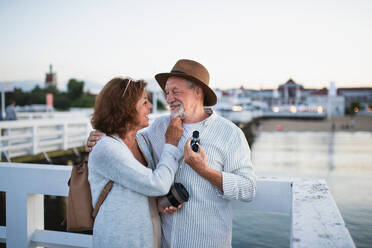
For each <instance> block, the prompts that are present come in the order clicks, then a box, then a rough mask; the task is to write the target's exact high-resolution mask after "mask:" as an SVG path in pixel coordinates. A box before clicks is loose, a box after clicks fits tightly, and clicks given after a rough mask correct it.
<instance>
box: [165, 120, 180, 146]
mask: <svg viewBox="0 0 372 248" xmlns="http://www.w3.org/2000/svg"><path fill="white" fill-rule="evenodd" d="M182 134H183V127H182V120H181V118H180V117H176V118H174V119H173V118H172V117H171V118H170V122H169V126H168V128H167V131H166V132H165V143H167V144H171V145H174V146H177V145H178V141H179V140H180V139H181V137H182Z"/></svg>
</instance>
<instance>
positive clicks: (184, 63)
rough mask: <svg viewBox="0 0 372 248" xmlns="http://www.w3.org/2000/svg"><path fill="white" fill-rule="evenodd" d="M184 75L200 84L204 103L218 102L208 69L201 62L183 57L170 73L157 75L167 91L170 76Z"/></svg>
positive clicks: (156, 77) (208, 104) (209, 104)
mask: <svg viewBox="0 0 372 248" xmlns="http://www.w3.org/2000/svg"><path fill="white" fill-rule="evenodd" d="M172 76H173V77H182V78H185V79H187V80H190V81H192V82H193V83H196V84H197V85H199V86H200V87H201V88H202V89H203V92H204V105H205V106H213V105H215V104H216V102H217V96H216V94H215V93H214V92H213V90H212V89H211V88H209V86H208V85H209V73H208V71H207V69H206V68H205V67H204V66H203V65H202V64H200V63H198V62H196V61H193V60H188V59H181V60H178V61H177V63H176V64H175V65H174V66H173V68H172V70H171V72H169V73H167V72H166V73H159V74H157V75H155V79H156V81H158V83H159V85H160V87H161V88H162V89H163V91H165V83H166V82H167V80H168V78H169V77H172Z"/></svg>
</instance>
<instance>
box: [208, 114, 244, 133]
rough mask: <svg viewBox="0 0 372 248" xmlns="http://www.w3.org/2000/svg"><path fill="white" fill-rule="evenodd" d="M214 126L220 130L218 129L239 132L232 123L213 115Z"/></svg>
mask: <svg viewBox="0 0 372 248" xmlns="http://www.w3.org/2000/svg"><path fill="white" fill-rule="evenodd" d="M215 116H216V117H215V121H214V123H215V126H216V127H218V128H220V129H226V130H229V131H239V130H240V128H239V127H238V126H237V125H235V124H234V123H233V122H232V121H230V120H228V119H226V118H225V117H222V116H220V115H218V114H215Z"/></svg>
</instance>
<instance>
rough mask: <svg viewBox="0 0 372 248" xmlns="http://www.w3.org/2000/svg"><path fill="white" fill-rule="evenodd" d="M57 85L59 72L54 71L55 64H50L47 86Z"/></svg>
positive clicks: (46, 80)
mask: <svg viewBox="0 0 372 248" xmlns="http://www.w3.org/2000/svg"><path fill="white" fill-rule="evenodd" d="M51 85H54V86H57V74H56V73H55V72H53V66H52V65H49V73H46V74H45V87H49V86H51Z"/></svg>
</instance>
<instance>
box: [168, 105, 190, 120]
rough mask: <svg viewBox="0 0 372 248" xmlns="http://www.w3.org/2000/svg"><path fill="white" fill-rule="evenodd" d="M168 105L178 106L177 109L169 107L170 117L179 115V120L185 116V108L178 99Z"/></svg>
mask: <svg viewBox="0 0 372 248" xmlns="http://www.w3.org/2000/svg"><path fill="white" fill-rule="evenodd" d="M170 107H171V108H172V107H178V110H172V109H171V116H172V118H173V119H174V118H177V117H180V118H181V120H183V119H185V117H186V113H185V109H184V108H183V105H182V103H181V102H179V101H175V102H174V103H172V104H171V105H170Z"/></svg>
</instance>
